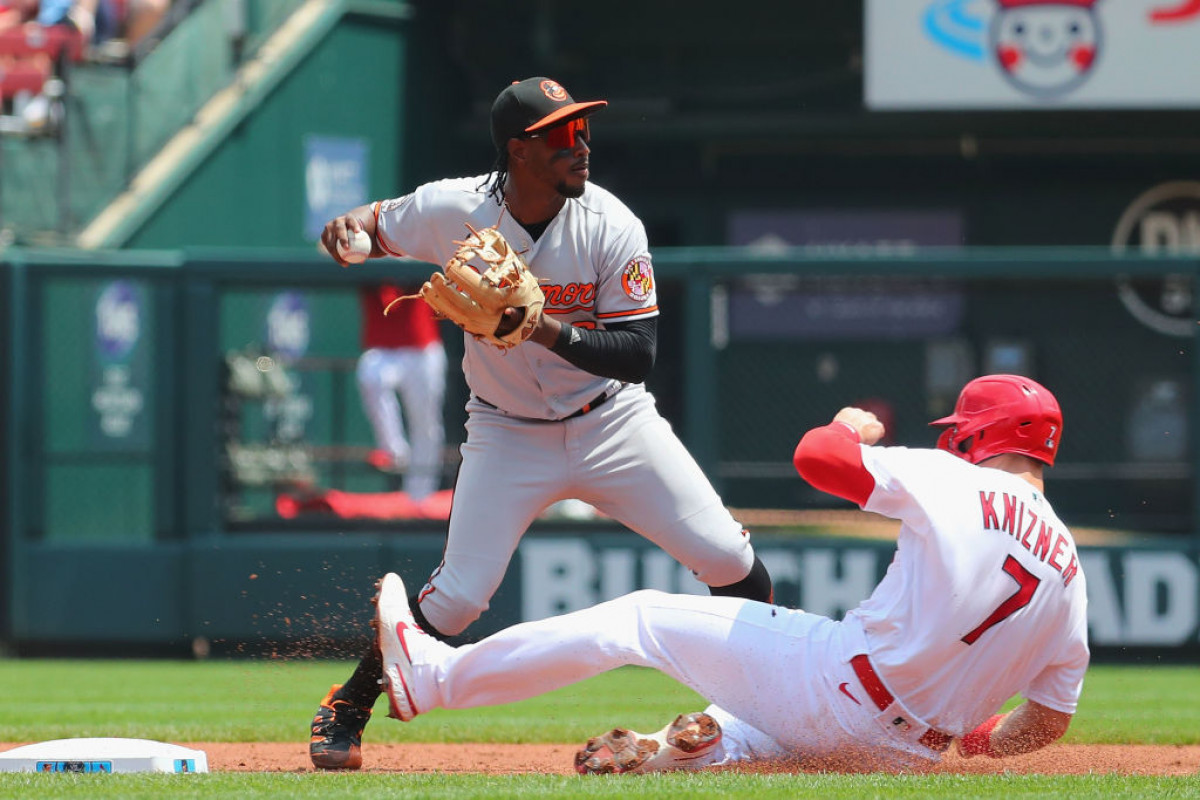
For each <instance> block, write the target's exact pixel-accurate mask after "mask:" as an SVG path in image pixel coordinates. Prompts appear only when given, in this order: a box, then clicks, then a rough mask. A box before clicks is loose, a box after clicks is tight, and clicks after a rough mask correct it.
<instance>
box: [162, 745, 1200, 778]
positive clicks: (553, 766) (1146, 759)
mask: <svg viewBox="0 0 1200 800" xmlns="http://www.w3.org/2000/svg"><path fill="white" fill-rule="evenodd" d="M186 746H187V747H191V748H195V749H197V750H203V751H204V752H205V753H207V754H208V768H209V769H210V770H212V771H214V772H311V771H313V766H312V764H311V763H310V762H309V760H308V746H307V743H306V742H300V743H295V742H288V743H270V744H267V743H262V744H229V743H211V742H210V743H207V744H206V743H203V742H201V743H192V744H187V745H186ZM575 749H576V745H565V744H562V745H560V744H368V745H367V746H366V747H365V748H364V750H363V770H365V771H368V772H412V773H427V772H479V773H487V774H493V775H519V774H524V773H538V774H558V775H571V774H574V770H573V768H572V766H571V759H572V756H573V755H574V753H575ZM819 769H820V768H819V767H817V766H813V765H809V766H807V767H806V766H803V765H801V766H800V767H798V769H797V770H796V771H806V772H813V771H819ZM772 771H778V770H772ZM931 771H932V772H941V773H953V774H963V775H970V774H980V775H981V774H988V773H1001V772H1007V773H1010V774H1011V773H1015V774H1040V775H1085V774H1088V773H1102V774H1107V773H1117V774H1121V775H1194V774H1196V773H1197V772H1200V746H1197V745H1188V746H1182V745H1071V744H1065V745H1052V746H1050V747H1047V748H1046V749H1045V750H1042V751H1039V752H1037V753H1031V754H1029V755H1027V756H1020V757H1017V758H1006V759H1003V760H1000V759H990V758H973V759H969V760H968V759H962V758H958V757H957V756H954V755H947V756H946V757H945V759H944V760H943V762H942V764H941V765H939V766H937V767H935V768H934V769H933V770H931Z"/></svg>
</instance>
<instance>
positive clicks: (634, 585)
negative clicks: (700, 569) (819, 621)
mask: <svg viewBox="0 0 1200 800" xmlns="http://www.w3.org/2000/svg"><path fill="white" fill-rule="evenodd" d="M755 550H756V552H757V553H758V555H759V557H760V558H761V559H762V561H763V563H764V564H766V566H767V569H768V570H769V571H770V573H771V576H772V579H773V580H774V582H775V600H776V602H777V603H779V604H780V605H784V606H789V607H792V608H803V609H804V610H806V611H809V612H812V613H814V614H822V615H825V616H828V617H832V618H835V619H839V618H841V617H842V616H843V615H844V614H845V612H847V611H849V610H850V609H852V608H854V607H855V606H856V605H858V604H859V603H860V602H861V601H862V600H864V599H866V598H867V597H868V596H869V595H870V594H871V592H872V590H873V589H874V588H875V585H876V584H877V583H879V581H880V580H881V579H882V578H883V575H884V573H885V572H886V571H887V568H888V565H889V564H890V563H891V561H892V555H893V553H894V552H895V544H894V543H892V542H879V543H862V544H855V543H846V542H842V541H837V540H828V541H788V540H782V539H779V540H768V539H761V540H759V541H758V542H757V543H756V547H755ZM518 554H519V561H520V587H521V592H520V596H521V612H520V613H521V620H522V621H529V620H535V619H542V618H544V617H548V616H552V615H554V614H562V613H566V612H569V611H575V610H578V609H581V608H587V607H588V606H591V605H594V604H596V603H599V602H602V601H604V600H609V599H612V598H614V597H617V596H619V595H621V594H625V593H627V592H631V591H634V590H635V589H659V590H661V591H665V592H681V593H685V594H708V589H707V587H705V586H704V585H702V584H701V583H700V582H699V581H697V580H696V579H695V577H693V576H692V574H691V573H690V572H689V571H688V570H687V569H686V568H685V567H683V566H681V565H680V564H679V563H678V562H676V561H675V560H674V559H672V558H671V557H670V556H669V555H667V554H666V553H665V552H663V551H661V550H659V549H657V548H655V547H653V546H650V545H648V544H646V543H645V542H644V541H643V540H641V539H638V538H636V537H631V536H630V537H589V538H582V537H572V538H549V537H548V538H540V537H539V538H535V537H528V538H526V539H525V540H524V541H523V542H522V543H521V546H520V547H519V548H518ZM1079 561H1080V565H1081V568H1082V571H1083V573H1084V574H1085V576H1086V578H1087V594H1088V633H1089V639H1090V645H1091V648H1092V652H1093V654H1096V655H1100V656H1116V657H1121V656H1124V655H1128V654H1129V653H1130V652H1133V651H1142V652H1148V651H1155V652H1159V653H1161V654H1164V655H1165V654H1169V653H1171V652H1172V651H1174V652H1177V653H1182V652H1185V651H1186V652H1189V653H1191V652H1195V651H1197V649H1200V560H1198V559H1197V554H1196V553H1195V552H1194V551H1192V550H1188V549H1184V548H1182V547H1181V548H1179V549H1172V548H1169V547H1155V548H1149V547H1143V548H1124V547H1080V548H1079ZM514 621H515V620H514Z"/></svg>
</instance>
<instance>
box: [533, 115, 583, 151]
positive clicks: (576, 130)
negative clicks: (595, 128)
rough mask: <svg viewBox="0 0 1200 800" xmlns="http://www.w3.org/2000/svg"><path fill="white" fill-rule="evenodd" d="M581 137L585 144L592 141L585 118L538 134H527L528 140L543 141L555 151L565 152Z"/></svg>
mask: <svg viewBox="0 0 1200 800" xmlns="http://www.w3.org/2000/svg"><path fill="white" fill-rule="evenodd" d="M576 136H582V137H583V140H584V141H585V142H589V141H591V139H592V132H591V128H590V127H589V126H588V121H587V117H580V118H579V119H573V120H570V121H569V122H564V123H563V124H562V125H556V126H555V127H553V128H547V129H546V130H544V131H539V132H538V133H531V134H529V138H530V139H545V140H546V144H548V145H549V146H550V147H551V148H553V149H555V150H566V149H568V148H571V147H574V146H575V137H576Z"/></svg>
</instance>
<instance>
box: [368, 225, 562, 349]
mask: <svg viewBox="0 0 1200 800" xmlns="http://www.w3.org/2000/svg"><path fill="white" fill-rule="evenodd" d="M467 229H468V230H469V231H471V235H470V236H468V237H467V239H466V240H465V241H455V242H454V243H455V244H456V245H458V249H457V250H455V251H454V255H453V256H451V257H450V260H449V261H447V262H446V266H445V269H444V271H443V272H435V273H433V275H431V276H430V278H429V280H428V281H426V282H425V284H424V285H423V286H422V287H421V291H420V293H419V295H418V296H419V297H420V298H421V299H423V300H424V301H425V302H426V303H428V304H429V306H430V307H431V308H432V309H433V310H434V312H436V313H437V314H438V316H440V317H443V318H445V319H448V320H450V321H451V322H453V323H454V324H455V325H457V326H458V327H460V328H462V329H463V330H464V331H466V332H467V333H469V334H471V335H472V336H474V337H475V338H476V339H477V340H479V341H483V342H487V343H488V344H492V345H495V346H496V347H499V348H501V349H508V348H510V347H516V346H517V345H519V344H520V343H521V342H523V341H525V340H526V339H528V338H529V337H530V335H531V334H532V333H533V329H534V328H536V327H537V324H538V321H539V320H540V319H541V316H542V306H543V305H545V302H546V298H545V295H544V294H542V289H541V287H540V286H539V285H538V279H537V278H536V277H535V276H534V274H533V273H532V272H530V271H529V267H527V266H526V265H525V262H524V261H522V260H521V257H520V256H519V255H518V254H517V252H516V251H515V250H513V248H512V245H510V244H509V243H508V240H507V239H505V238H504V234H502V233H500V231H499V230H498V229H497V228H495V227H490V228H484V229H482V230H476V229H475V228H473V227H471V224H470V223H467ZM472 262H475V263H472ZM400 299H404V298H400ZM397 302H399V300H393V301H392V303H391V304H389V305H388V307H387V308H386V309H384V312H383V313H385V314H386V313H387V312H388V310H390V309H391V307H392V305H394V304H395V303H397ZM509 307H512V308H515V309H517V310H518V311H522V310H523V311H524V315H523V316H522V317H521V319H520V323H519V324H518V325H517V326H516V327H515V328H513V327H512V326H506V329H504V330H502V329H501V322H502V321H503V319H504V310H505V309H506V308H509Z"/></svg>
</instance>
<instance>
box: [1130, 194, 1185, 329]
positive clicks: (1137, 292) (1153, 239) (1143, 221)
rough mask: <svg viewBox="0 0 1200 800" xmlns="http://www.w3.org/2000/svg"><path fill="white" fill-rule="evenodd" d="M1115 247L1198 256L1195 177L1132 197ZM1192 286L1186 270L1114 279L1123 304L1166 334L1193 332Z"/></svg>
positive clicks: (1156, 253)
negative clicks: (1175, 272)
mask: <svg viewBox="0 0 1200 800" xmlns="http://www.w3.org/2000/svg"><path fill="white" fill-rule="evenodd" d="M1112 248H1113V251H1114V252H1117V253H1122V252H1127V251H1130V250H1132V251H1135V252H1140V253H1144V254H1146V255H1189V254H1191V255H1200V181H1171V182H1169V183H1163V184H1160V185H1158V186H1155V187H1154V188H1152V189H1150V190H1149V191H1147V192H1145V193H1143V194H1142V195H1141V196H1140V197H1138V198H1136V199H1135V200H1134V201H1133V202H1132V203H1131V204H1130V205H1129V208H1127V209H1125V212H1124V213H1123V214H1122V215H1121V218H1120V220H1118V221H1117V227H1116V229H1115V230H1114V231H1113V239H1112ZM1195 291H1196V287H1195V284H1194V281H1193V280H1192V277H1191V276H1190V275H1186V274H1168V275H1165V276H1150V277H1136V278H1135V277H1130V276H1123V277H1121V278H1120V279H1118V281H1117V293H1118V296H1119V297H1120V298H1121V303H1122V304H1123V305H1124V306H1125V308H1126V309H1127V310H1128V311H1129V313H1130V314H1132V315H1133V316H1134V317H1135V318H1137V319H1138V320H1139V321H1140V322H1141V323H1142V324H1144V325H1146V326H1147V327H1149V328H1151V329H1153V330H1156V331H1158V332H1159V333H1163V334H1166V335H1168V336H1180V337H1186V338H1190V337H1191V336H1193V335H1194V334H1195V332H1196V327H1197V320H1196V303H1195Z"/></svg>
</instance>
